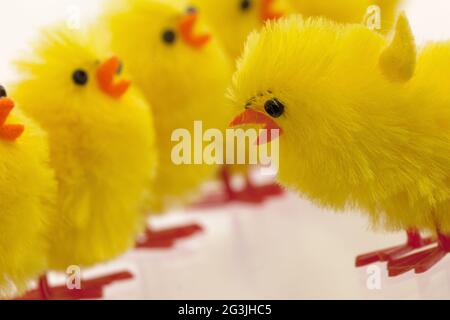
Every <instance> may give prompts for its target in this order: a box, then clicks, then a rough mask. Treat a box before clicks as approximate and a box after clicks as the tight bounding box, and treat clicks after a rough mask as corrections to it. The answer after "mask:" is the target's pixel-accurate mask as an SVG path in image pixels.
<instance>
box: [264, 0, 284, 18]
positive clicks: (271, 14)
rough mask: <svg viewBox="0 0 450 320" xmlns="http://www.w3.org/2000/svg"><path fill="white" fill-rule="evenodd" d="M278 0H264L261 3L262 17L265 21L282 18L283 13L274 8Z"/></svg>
mask: <svg viewBox="0 0 450 320" xmlns="http://www.w3.org/2000/svg"><path fill="white" fill-rule="evenodd" d="M275 1H276V0H262V3H261V19H262V20H263V21H269V20H277V19H280V18H281V17H282V16H283V14H282V13H280V12H276V11H274V9H273V4H274V2H275Z"/></svg>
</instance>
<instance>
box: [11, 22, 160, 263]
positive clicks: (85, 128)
mask: <svg viewBox="0 0 450 320" xmlns="http://www.w3.org/2000/svg"><path fill="white" fill-rule="evenodd" d="M94 35H95V36H94ZM110 57H111V53H110V51H109V48H108V47H107V46H104V45H103V44H102V41H100V39H99V37H97V36H96V33H95V32H82V31H71V30H68V29H66V28H65V26H58V27H57V28H54V29H49V30H48V31H46V32H45V33H44V35H43V37H41V38H40V39H39V41H38V42H37V44H36V46H35V48H34V53H33V55H32V56H31V57H30V58H27V59H23V60H22V61H19V62H18V67H19V70H20V71H21V80H20V82H18V83H17V85H16V87H15V97H16V98H17V100H18V101H19V102H20V103H21V104H22V105H23V109H24V111H25V112H26V113H27V114H28V115H29V116H30V117H32V118H33V119H35V120H36V121H37V122H38V123H39V124H40V125H41V126H42V127H43V128H44V129H45V130H46V131H47V133H48V136H49V140H50V161H51V166H52V168H54V170H55V173H56V179H57V182H58V199H57V202H56V211H57V213H58V215H57V218H56V219H55V220H54V221H53V222H52V224H51V226H50V228H51V230H50V234H51V239H50V248H49V268H50V269H52V270H58V271H65V270H66V269H67V268H68V267H69V266H71V265H77V266H80V267H90V266H92V265H94V264H97V263H100V262H104V261H107V260H110V259H112V258H115V257H116V256H118V255H120V254H122V253H124V252H125V251H126V250H128V249H129V248H131V247H132V246H133V244H134V241H135V237H136V236H137V234H138V232H140V231H142V229H143V227H144V221H143V220H144V217H143V215H142V212H141V210H140V206H141V201H142V200H143V196H144V190H145V188H146V187H147V185H148V183H149V182H148V181H149V179H150V178H151V175H152V172H153V171H154V168H155V163H156V161H155V159H156V155H155V153H156V149H155V146H154V137H153V132H154V131H153V124H152V118H151V115H150V113H149V111H148V108H149V107H148V105H147V103H146V102H145V100H144V98H143V97H141V96H140V94H139V93H138V92H136V91H135V90H128V89H129V85H130V82H129V81H126V80H122V79H120V78H121V76H120V74H121V69H122V66H121V64H120V61H119V60H118V58H116V57H112V58H110ZM36 97H39V98H38V99H36Z"/></svg>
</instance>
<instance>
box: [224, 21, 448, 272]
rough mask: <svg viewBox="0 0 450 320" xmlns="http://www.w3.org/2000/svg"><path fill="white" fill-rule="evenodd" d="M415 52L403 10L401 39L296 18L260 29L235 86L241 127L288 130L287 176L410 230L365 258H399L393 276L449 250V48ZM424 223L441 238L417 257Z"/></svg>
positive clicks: (283, 163) (283, 160)
mask: <svg viewBox="0 0 450 320" xmlns="http://www.w3.org/2000/svg"><path fill="white" fill-rule="evenodd" d="M416 56H417V54H416V46H415V43H414V37H413V35H412V32H411V29H410V27H409V23H408V21H407V19H406V17H405V16H403V15H402V16H401V17H400V18H399V20H398V23H397V27H396V34H395V36H394V38H393V40H392V42H391V43H388V42H387V40H385V38H383V37H382V36H381V35H379V34H378V33H376V32H374V31H371V30H369V29H368V28H366V27H364V26H359V25H337V24H335V23H332V22H330V21H326V20H323V19H308V20H306V21H303V20H302V19H301V18H300V17H297V16H293V17H291V18H289V19H283V20H282V21H280V22H279V23H269V24H268V25H267V26H266V27H265V28H264V29H263V30H262V31H261V32H260V33H259V34H258V33H254V34H252V36H251V37H250V38H249V41H248V43H247V46H246V50H245V54H244V56H243V58H242V59H241V60H240V62H239V70H238V71H237V73H236V74H235V76H234V83H233V86H232V89H231V96H232V100H233V102H234V104H235V105H236V106H239V107H241V108H242V107H245V108H246V110H245V111H244V112H243V113H242V114H240V115H239V116H237V117H236V118H235V119H234V120H233V121H232V125H233V126H235V125H242V124H249V123H258V124H260V125H263V126H264V127H265V128H270V129H278V130H279V131H278V132H279V133H280V134H281V136H280V138H279V139H280V140H279V142H280V170H279V180H280V181H281V182H282V184H284V185H285V186H287V187H289V188H292V189H294V190H297V191H298V192H299V193H301V194H304V195H306V196H307V197H309V198H310V199H311V200H313V201H314V202H316V203H317V204H318V205H321V206H324V207H327V208H331V209H335V210H345V209H350V208H353V209H358V210H362V211H363V212H365V213H366V214H367V215H368V216H369V217H370V220H371V221H372V223H373V225H374V226H381V227H384V228H386V229H387V230H400V229H404V230H410V232H409V241H408V243H407V244H406V245H403V246H399V247H395V248H391V249H388V250H380V251H377V252H374V253H370V254H367V255H363V256H360V257H358V259H357V265H364V264H367V263H371V262H374V261H378V260H388V261H389V263H388V269H389V273H390V275H391V276H395V275H399V274H402V273H404V272H407V271H409V270H411V269H415V271H416V273H422V272H425V271H427V270H428V269H430V268H431V267H432V266H433V265H434V264H435V263H436V262H438V261H439V260H440V259H441V258H442V257H443V256H445V255H446V254H447V253H448V252H449V251H450V219H449V217H450V216H449V215H448V210H449V208H450V183H449V182H450V176H449V169H450V160H449V159H450V108H449V107H450V96H449V93H448V90H447V89H448V84H449V80H448V73H446V72H445V70H448V69H449V67H448V60H449V59H450V46H449V45H448V44H445V45H431V46H429V47H427V48H426V49H424V50H423V51H422V52H421V54H420V57H419V59H418V61H417V62H416V60H417V59H416ZM275 136H276V135H273V137H275ZM270 137H272V135H271V136H270ZM270 141H271V140H270ZM418 231H431V232H433V233H435V234H436V235H437V238H438V246H437V247H434V248H431V249H427V250H424V251H421V252H419V253H418V254H412V255H408V253H409V252H410V251H412V250H414V249H417V248H420V247H422V246H424V245H426V244H429V243H430V241H429V240H428V239H426V240H425V239H421V238H420V236H419V234H418Z"/></svg>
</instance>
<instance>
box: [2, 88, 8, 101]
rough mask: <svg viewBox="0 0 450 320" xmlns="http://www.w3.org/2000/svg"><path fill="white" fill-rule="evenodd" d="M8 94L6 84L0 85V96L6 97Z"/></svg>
mask: <svg viewBox="0 0 450 320" xmlns="http://www.w3.org/2000/svg"><path fill="white" fill-rule="evenodd" d="M7 96H8V94H7V93H6V89H5V87H4V86H0V98H5V97H7Z"/></svg>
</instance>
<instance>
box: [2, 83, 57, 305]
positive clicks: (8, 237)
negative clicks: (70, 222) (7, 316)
mask: <svg viewBox="0 0 450 320" xmlns="http://www.w3.org/2000/svg"><path fill="white" fill-rule="evenodd" d="M37 99H39V98H38V97H37ZM13 108H14V102H13V100H11V99H10V98H7V97H6V91H5V89H4V87H2V86H0V154H1V157H0V199H1V201H0V212H1V214H0V235H1V236H0V298H8V297H11V296H13V295H17V294H20V293H21V292H22V291H23V290H25V289H26V287H27V283H28V282H29V281H30V280H33V279H34V278H36V277H37V276H39V275H40V273H41V272H42V271H43V270H44V269H45V268H46V259H45V257H46V243H47V239H46V236H48V233H47V223H48V222H49V220H50V219H51V218H52V216H51V208H52V201H53V200H54V198H53V197H54V196H55V181H54V176H53V172H52V170H51V169H50V166H49V154H48V143H47V136H46V135H45V133H44V132H43V131H42V130H41V129H39V128H38V126H37V125H36V124H35V123H34V122H33V121H31V120H30V119H28V118H27V117H25V116H24V115H23V114H22V113H21V112H20V111H18V110H17V109H15V110H14V111H13ZM11 112H12V113H11Z"/></svg>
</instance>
